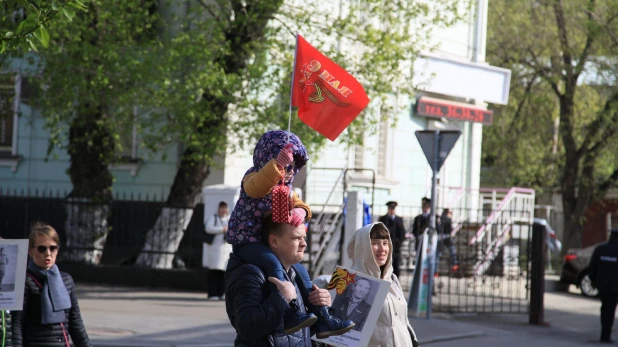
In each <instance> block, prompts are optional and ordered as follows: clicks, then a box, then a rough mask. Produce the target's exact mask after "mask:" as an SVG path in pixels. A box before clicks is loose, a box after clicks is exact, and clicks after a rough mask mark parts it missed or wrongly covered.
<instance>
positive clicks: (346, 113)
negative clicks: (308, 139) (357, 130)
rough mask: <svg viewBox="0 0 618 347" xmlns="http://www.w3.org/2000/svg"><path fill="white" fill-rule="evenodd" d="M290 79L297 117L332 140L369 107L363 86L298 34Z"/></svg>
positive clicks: (293, 104)
mask: <svg viewBox="0 0 618 347" xmlns="http://www.w3.org/2000/svg"><path fill="white" fill-rule="evenodd" d="M292 80H293V81H292V92H291V95H292V100H291V102H292V106H296V107H297V108H298V117H299V118H300V120H301V121H302V122H303V123H305V124H307V125H308V126H310V127H311V128H313V129H314V130H316V131H317V132H319V133H320V134H322V135H324V136H325V137H326V138H328V139H329V140H331V141H335V139H337V137H338V136H339V135H340V134H341V133H342V132H343V130H345V128H346V127H347V126H348V125H350V123H352V121H353V120H354V119H355V118H356V117H357V116H358V115H359V114H360V113H361V111H363V109H364V108H365V107H367V104H369V97H368V96H367V94H366V93H365V89H364V88H363V86H362V85H361V84H360V83H359V82H358V81H357V80H356V79H355V78H354V77H353V76H352V75H350V74H349V73H348V72H347V71H345V70H344V69H343V68H342V67H340V66H339V65H337V64H335V63H334V62H333V61H332V60H330V59H328V58H327V57H326V56H325V55H324V54H322V53H321V52H320V51H318V50H317V49H316V48H315V47H313V46H311V45H310V44H309V43H308V42H307V41H306V40H305V39H304V38H303V37H302V36H300V35H298V36H297V40H296V55H295V58H294V73H293V79H292Z"/></svg>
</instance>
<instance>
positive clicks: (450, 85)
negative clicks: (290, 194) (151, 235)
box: [0, 0, 510, 214]
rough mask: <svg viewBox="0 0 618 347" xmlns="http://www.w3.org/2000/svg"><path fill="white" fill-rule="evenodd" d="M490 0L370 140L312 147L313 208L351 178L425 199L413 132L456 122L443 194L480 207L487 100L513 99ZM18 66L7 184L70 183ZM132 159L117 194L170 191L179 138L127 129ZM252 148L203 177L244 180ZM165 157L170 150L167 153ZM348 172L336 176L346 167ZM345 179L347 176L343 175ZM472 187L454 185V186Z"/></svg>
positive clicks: (6, 94)
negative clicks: (152, 146) (174, 141)
mask: <svg viewBox="0 0 618 347" xmlns="http://www.w3.org/2000/svg"><path fill="white" fill-rule="evenodd" d="M487 6H488V2H487V0H478V1H476V6H475V10H473V11H470V13H469V17H468V18H467V20H465V21H462V22H460V23H458V24H456V25H454V26H452V27H450V28H446V29H443V28H436V29H435V30H434V31H433V36H432V38H431V40H432V42H431V46H435V47H436V49H435V50H434V51H432V52H431V53H426V54H424V55H423V56H422V57H421V58H419V59H417V61H415V62H414V70H415V76H416V78H415V80H413V81H410V83H412V84H414V85H418V86H419V87H418V88H417V90H418V93H417V94H416V95H414V96H408V95H393V96H392V97H391V98H390V99H389V100H385V101H384V102H391V103H394V104H395V106H399V107H395V109H402V110H403V111H401V112H399V113H398V114H396V115H394V117H390V118H389V119H388V120H383V121H381V122H380V124H379V126H378V130H377V132H376V133H374V134H367V135H366V136H365V138H364V143H363V145H362V146H361V145H359V146H348V145H345V144H343V143H341V142H339V141H335V142H332V143H329V144H328V145H327V146H326V148H325V149H324V150H323V151H322V152H321V153H314V154H312V160H311V161H310V162H309V164H308V166H307V168H306V170H303V171H302V172H301V177H298V179H296V181H295V184H296V185H298V188H300V189H301V190H302V193H303V194H304V198H305V199H306V200H307V201H308V202H309V203H310V204H311V205H312V206H314V207H319V206H320V205H323V204H324V203H325V200H326V198H327V197H328V196H329V194H330V193H331V192H332V191H333V190H335V189H338V188H337V187H339V186H341V187H342V188H341V189H343V184H344V183H345V185H346V186H345V189H347V190H356V191H361V192H363V194H364V195H365V198H366V200H367V202H368V203H370V202H371V203H373V204H374V205H375V206H376V208H375V210H374V214H377V213H381V212H382V211H384V209H385V207H384V206H383V205H384V203H385V202H386V201H388V200H396V201H398V202H399V203H400V205H403V206H419V205H420V200H421V198H422V197H424V196H429V195H430V187H431V170H430V168H429V165H428V164H427V159H426V158H425V155H424V153H423V151H422V149H421V147H420V145H419V143H418V141H417V139H416V137H415V131H417V130H434V129H456V130H460V131H461V137H460V138H459V140H458V141H457V143H456V145H455V147H454V148H453V149H452V151H451V153H450V155H449V156H448V160H447V161H446V163H445V164H444V166H443V167H442V169H441V172H440V176H439V185H440V187H441V189H440V190H439V195H438V200H439V202H440V205H441V206H448V204H449V203H451V202H453V201H454V200H453V199H459V200H462V199H463V200H464V203H463V205H465V206H466V207H467V208H476V207H477V206H476V204H477V203H476V201H477V199H476V198H475V196H474V194H475V193H474V192H475V191H477V190H478V188H479V177H480V161H481V141H482V132H483V127H484V126H487V125H490V124H491V120H492V119H491V117H492V115H491V112H490V111H487V106H488V104H490V103H497V104H504V103H506V102H507V101H508V86H509V79H510V71H508V70H505V69H501V68H499V67H492V66H488V65H487V64H485V62H484V58H485V40H486V28H487ZM21 72H22V68H21V67H20V66H19V65H14V66H11V67H10V68H9V70H8V71H6V73H5V74H3V75H2V76H3V79H2V81H0V82H1V85H0V92H1V93H2V94H1V95H0V97H1V98H2V102H1V103H0V112H2V114H3V115H4V117H1V118H0V189H2V190H4V191H7V190H13V191H24V192H26V194H28V193H27V192H28V191H39V192H43V191H47V192H49V193H52V194H56V193H58V192H59V193H61V194H62V193H63V192H68V191H70V190H71V183H70V180H69V177H68V175H67V173H66V171H67V168H68V167H69V156H68V154H67V153H66V151H64V150H62V149H60V150H56V151H55V152H53V153H52V154H51V155H49V154H48V153H47V148H48V143H49V139H50V136H49V133H48V131H47V130H46V129H45V121H44V119H43V116H42V114H41V110H36V109H34V108H33V107H32V106H31V105H30V103H29V95H28V93H29V90H28V86H27V80H26V79H25V78H23V74H22V73H21ZM122 141H123V143H124V144H125V146H124V147H125V148H127V151H126V153H124V154H125V155H124V157H125V158H126V159H127V160H126V161H122V162H119V163H116V164H114V165H113V166H112V167H111V169H112V173H113V174H114V178H115V180H114V185H113V190H114V192H115V193H116V194H120V195H122V194H126V195H131V194H133V195H138V194H139V195H142V196H146V195H148V196H150V197H151V198H154V199H165V198H166V195H167V194H168V192H169V188H170V185H171V183H172V182H173V179H174V175H175V173H176V169H177V162H178V158H179V153H180V151H181V148H180V145H175V146H170V147H168V148H167V149H166V150H165V151H164V153H158V154H151V153H148V152H147V151H146V150H145V149H143V148H140V146H139V141H138V138H137V135H136V133H135V131H131V130H130V129H129V130H128V131H127V134H124V135H123V138H122ZM250 152H251V148H247V149H245V151H244V152H241V153H238V152H236V153H233V154H232V153H230V154H228V155H226V156H225V158H221V159H220V164H221V165H220V168H215V169H213V170H212V171H211V174H210V176H209V177H208V179H207V180H206V181H205V182H204V185H205V186H209V185H217V184H224V185H228V186H238V185H239V184H240V182H241V179H242V177H243V175H244V173H245V171H246V170H247V169H248V168H249V167H251V165H252V160H251V153H250ZM164 158H165V159H164ZM346 169H347V171H346V172H345V175H343V176H345V179H343V180H339V181H338V178H339V177H340V176H341V173H342V172H343V171H344V170H346ZM342 181H345V182H342ZM462 191H463V192H465V194H456V192H462Z"/></svg>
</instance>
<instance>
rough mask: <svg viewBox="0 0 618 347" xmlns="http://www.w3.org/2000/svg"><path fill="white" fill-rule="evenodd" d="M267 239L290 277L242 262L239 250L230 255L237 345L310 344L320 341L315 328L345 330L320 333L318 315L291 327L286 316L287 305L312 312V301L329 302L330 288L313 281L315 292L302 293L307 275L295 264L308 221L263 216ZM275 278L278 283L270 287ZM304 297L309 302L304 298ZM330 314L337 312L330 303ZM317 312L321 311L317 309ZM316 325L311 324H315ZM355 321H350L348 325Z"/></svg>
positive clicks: (230, 306) (230, 309)
mask: <svg viewBox="0 0 618 347" xmlns="http://www.w3.org/2000/svg"><path fill="white" fill-rule="evenodd" d="M261 236H262V242H263V243H264V244H268V247H269V248H270V249H271V250H272V252H273V253H274V254H275V255H276V257H277V259H279V261H280V262H281V265H282V266H283V268H284V270H285V271H286V277H287V278H286V279H287V281H280V280H278V279H277V278H275V277H268V281H267V278H266V276H265V272H264V271H263V270H262V269H260V268H258V267H257V266H256V265H253V264H248V263H245V262H243V261H242V260H241V259H240V258H239V257H238V256H236V255H235V254H231V255H230V260H229V261H228V265H227V270H226V273H225V308H226V311H227V315H228V317H229V319H230V322H231V323H232V326H233V327H234V328H235V329H236V339H235V341H234V346H236V347H241V346H274V347H309V346H313V345H317V343H313V342H312V341H311V335H312V330H313V332H316V331H317V332H318V334H317V338H327V337H329V336H333V335H340V334H343V332H333V333H332V334H331V335H321V334H320V333H319V331H321V329H319V328H320V327H319V326H318V325H319V324H321V323H320V321H319V320H318V319H317V317H313V319H312V320H311V321H310V322H309V323H308V324H307V325H305V326H303V327H301V328H300V330H294V331H286V330H285V329H284V319H285V317H286V313H287V311H288V310H298V311H300V312H301V313H305V312H307V307H311V306H313V307H321V306H330V294H329V293H328V291H327V290H325V289H318V288H317V286H314V287H313V289H314V290H313V291H311V293H303V290H304V285H303V280H302V278H300V276H299V275H298V271H297V270H296V266H302V265H299V264H298V263H299V262H300V261H301V260H302V258H303V254H304V252H305V248H306V247H307V243H306V242H305V236H306V231H305V228H304V226H303V225H299V226H293V225H291V224H287V223H285V224H284V223H274V222H272V218H271V217H270V216H269V217H266V218H264V219H263V220H262V235H261ZM270 283H272V284H274V285H275V286H276V290H272V289H271V287H272V286H271V285H270ZM303 297H305V298H307V299H308V300H307V301H308V302H306V303H305V302H304V301H303ZM329 310H330V312H329V315H333V312H332V309H330V308H329ZM317 314H320V313H319V312H317ZM310 327H311V328H310ZM353 327H354V323H352V322H350V325H349V327H346V331H349V330H350V329H351V328H353Z"/></svg>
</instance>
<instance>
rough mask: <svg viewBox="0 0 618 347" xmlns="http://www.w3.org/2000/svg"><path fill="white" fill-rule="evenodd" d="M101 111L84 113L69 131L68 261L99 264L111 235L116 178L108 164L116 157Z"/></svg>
mask: <svg viewBox="0 0 618 347" xmlns="http://www.w3.org/2000/svg"><path fill="white" fill-rule="evenodd" d="M104 119H105V114H104V112H103V111H102V110H101V109H97V110H95V111H94V112H83V113H81V114H80V115H78V116H77V117H76V118H75V119H74V120H73V122H72V123H71V126H70V129H69V148H68V151H69V156H70V158H71V165H70V166H69V170H68V174H69V176H70V178H71V183H72V184H73V190H72V191H71V193H70V194H69V197H68V199H67V203H66V205H65V209H66V211H67V219H66V222H65V230H66V250H65V251H64V255H63V257H64V259H66V260H69V261H74V262H84V263H88V264H98V263H99V261H100V259H101V255H102V253H103V248H104V247H105V241H106V240H107V235H108V232H109V227H108V222H107V218H108V217H109V213H110V206H109V201H110V200H111V187H112V182H113V176H112V174H111V172H110V171H109V168H108V165H109V163H110V161H111V160H112V158H113V155H114V140H113V137H112V135H111V133H110V131H109V130H108V129H107V128H106V127H105V125H104V124H105V123H104Z"/></svg>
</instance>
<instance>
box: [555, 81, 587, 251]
mask: <svg viewBox="0 0 618 347" xmlns="http://www.w3.org/2000/svg"><path fill="white" fill-rule="evenodd" d="M573 105H574V91H572V90H568V91H567V93H566V94H565V95H564V96H562V97H560V123H559V127H560V133H561V135H562V140H563V142H564V149H565V157H566V158H565V163H564V168H563V169H562V179H561V182H560V185H561V187H560V188H561V193H562V206H563V211H564V217H563V218H564V244H563V248H562V250H563V251H562V252H563V253H565V252H566V251H567V250H568V249H569V248H578V247H580V246H581V239H582V232H583V229H584V217H585V213H586V207H587V206H588V204H587V203H585V202H583V201H582V196H581V195H582V193H584V192H581V191H578V184H577V183H578V181H580V180H581V179H582V178H581V177H580V165H581V155H580V154H579V153H578V149H577V145H576V143H575V137H574V126H573V122H574V109H573Z"/></svg>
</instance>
